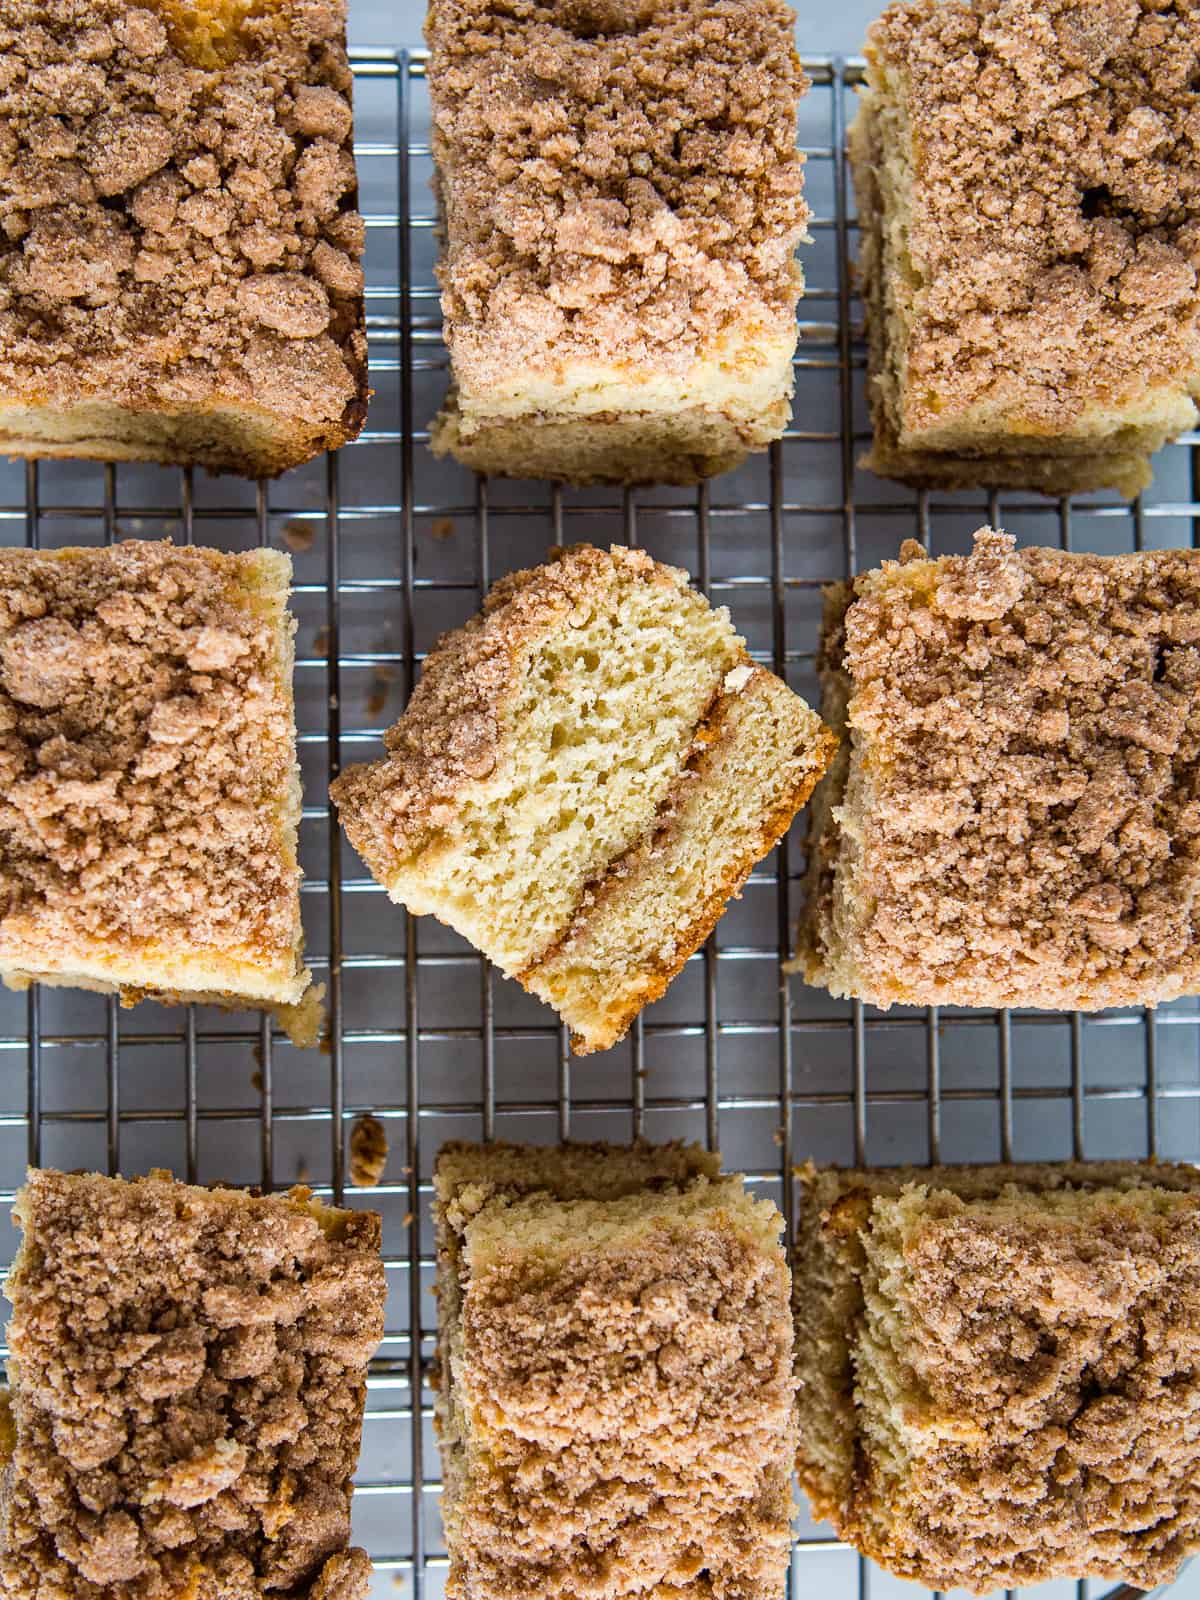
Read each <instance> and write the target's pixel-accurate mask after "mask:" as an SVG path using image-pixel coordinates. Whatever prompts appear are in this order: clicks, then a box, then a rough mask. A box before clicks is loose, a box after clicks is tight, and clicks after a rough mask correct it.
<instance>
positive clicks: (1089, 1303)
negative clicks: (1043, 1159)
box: [795, 1162, 1200, 1593]
mask: <svg viewBox="0 0 1200 1600" xmlns="http://www.w3.org/2000/svg"><path fill="white" fill-rule="evenodd" d="M798 1176H799V1178H800V1188H801V1209H800V1228H799V1234H798V1242H797V1264H796V1280H795V1312H796V1355H797V1379H798V1383H799V1401H798V1408H799V1429H800V1435H799V1436H800V1449H799V1456H798V1469H799V1474H800V1481H801V1484H802V1486H803V1487H804V1489H805V1490H806V1492H807V1494H808V1495H809V1498H810V1499H811V1500H812V1502H813V1508H814V1511H815V1512H816V1514H817V1515H818V1516H820V1517H822V1518H826V1519H828V1520H830V1521H831V1522H832V1523H833V1524H834V1526H835V1528H836V1529H837V1531H838V1533H839V1534H840V1535H841V1537H843V1538H845V1539H847V1540H848V1541H849V1542H850V1543H852V1544H853V1545H854V1546H855V1547H856V1548H857V1549H859V1550H860V1551H862V1552H863V1553H864V1554H866V1555H868V1556H870V1557H871V1559H872V1560H874V1561H878V1562H879V1563H880V1564H881V1565H883V1566H884V1567H887V1568H888V1569H889V1570H890V1571H892V1572H895V1573H897V1574H898V1575H899V1576H901V1577H903V1578H911V1579H916V1580H918V1581H919V1582H920V1583H922V1584H924V1585H926V1586H927V1587H929V1588H931V1589H938V1590H948V1589H953V1588H958V1587H960V1586H961V1587H963V1588H966V1589H970V1590H972V1591H974V1592H975V1593H985V1592H987V1591H990V1590H993V1589H1004V1588H1010V1587H1011V1588H1016V1587H1018V1586H1020V1587H1021V1588H1022V1589H1023V1588H1024V1587H1025V1586H1026V1585H1027V1584H1036V1583H1041V1582H1044V1581H1048V1580H1051V1579H1056V1578H1082V1577H1085V1576H1092V1577H1096V1578H1104V1579H1107V1580H1109V1581H1123V1582H1125V1583H1129V1584H1132V1585H1134V1586H1135V1587H1137V1588H1139V1589H1141V1588H1146V1589H1152V1588H1154V1587H1155V1586H1156V1585H1157V1584H1159V1583H1163V1582H1169V1581H1170V1579H1171V1578H1172V1577H1173V1576H1174V1575H1175V1573H1176V1571H1177V1570H1178V1568H1179V1565H1180V1563H1181V1562H1182V1561H1183V1560H1184V1559H1185V1557H1186V1556H1187V1555H1189V1554H1190V1553H1191V1552H1192V1551H1194V1550H1196V1549H1197V1548H1200V1427H1198V1426H1197V1421H1198V1418H1200V1400H1198V1396H1200V1334H1198V1332H1197V1329H1198V1328H1200V1172H1197V1171H1196V1170H1195V1169H1194V1168H1192V1167H1182V1166H1179V1167H1175V1166H1165V1165H1158V1164H1156V1163H1153V1162H1151V1163H1146V1164H1138V1163H1135V1162H1092V1163H1074V1164H1066V1165H1062V1166H992V1167H975V1168H970V1167H933V1168H928V1169H918V1168H902V1169H896V1170H893V1171H883V1170H878V1171H867V1170H863V1171H836V1170H833V1169H825V1170H818V1169H816V1168H815V1167H812V1166H808V1167H806V1168H804V1169H803V1170H802V1171H801V1172H800V1173H799V1174H798Z"/></svg>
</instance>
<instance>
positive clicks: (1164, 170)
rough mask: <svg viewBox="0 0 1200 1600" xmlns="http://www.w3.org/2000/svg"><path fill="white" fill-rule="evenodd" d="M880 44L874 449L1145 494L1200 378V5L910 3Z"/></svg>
mask: <svg viewBox="0 0 1200 1600" xmlns="http://www.w3.org/2000/svg"><path fill="white" fill-rule="evenodd" d="M867 59H868V68H867V79H868V85H867V89H866V91H865V93H864V95H863V98H862V102H861V111H860V114H859V116H858V118H857V120H856V122H855V124H854V126H853V128H852V130H851V136H850V151H851V158H852V161H853V167H854V183H855V192H856V196H857V202H858V212H859V218H860V222H861V226H862V247H861V252H860V260H859V267H860V272H861V275H862V281H863V292H864V297H865V300H866V304H867V310H868V324H869V335H870V394H871V405H872V412H873V417H874V424H875V446H874V449H873V451H872V453H871V455H870V456H869V457H868V459H867V463H866V464H867V465H869V466H872V467H874V469H875V470H876V471H877V472H880V473H883V474H885V475H886V476H888V477H894V478H900V479H902V480H904V481H906V482H909V483H913V484H917V485H943V486H947V487H966V486H972V485H989V486H993V487H997V488H1002V487H1004V486H1006V485H1014V486H1020V487H1025V488H1030V489H1041V490H1044V491H1045V492H1047V493H1053V494H1059V493H1065V492H1068V491H1072V490H1077V489H1091V488H1099V487H1105V486H1107V487H1111V488H1115V489H1119V490H1121V491H1122V493H1124V494H1126V495H1133V494H1135V493H1136V492H1137V491H1138V490H1139V489H1142V488H1144V487H1145V485H1146V484H1147V483H1149V481H1150V461H1149V457H1150V454H1151V452H1152V451H1154V450H1157V449H1158V448H1159V447H1160V446H1161V445H1162V444H1163V443H1164V442H1165V441H1167V440H1168V439H1171V438H1173V437H1175V436H1176V435H1177V434H1179V433H1181V432H1183V431H1184V430H1186V429H1188V428H1191V427H1193V426H1194V425H1195V422H1196V415H1197V412H1196V405H1195V401H1196V398H1197V396H1198V395H1200V287H1198V281H1197V267H1198V266H1200V144H1197V141H1196V138H1195V129H1194V116H1195V113H1194V99H1193V92H1192V89H1191V88H1190V87H1189V85H1194V83H1195V82H1196V78H1197V74H1198V73H1200V13H1198V12H1197V10H1196V8H1195V6H1193V5H1186V4H1164V5H1153V6H1138V5H1137V4H1136V3H1125V0H1104V3H1103V4H1101V3H1094V4H1089V5H1079V4H1076V3H1075V0H955V3H947V0H911V3H909V0H905V3H903V4H899V5H893V6H891V7H890V8H889V9H888V10H887V11H886V12H885V13H884V15H883V17H882V18H881V19H880V20H879V21H878V22H877V23H876V24H875V25H874V27H873V28H872V29H871V32H870V35H869V42H868V46H867Z"/></svg>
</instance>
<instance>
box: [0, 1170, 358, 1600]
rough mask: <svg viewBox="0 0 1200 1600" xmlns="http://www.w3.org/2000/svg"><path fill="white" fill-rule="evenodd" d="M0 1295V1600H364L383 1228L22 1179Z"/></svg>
mask: <svg viewBox="0 0 1200 1600" xmlns="http://www.w3.org/2000/svg"><path fill="white" fill-rule="evenodd" d="M15 1211H16V1216H17V1219H18V1221H19V1222H20V1224H21V1227H22V1229H23V1230H24V1239H23V1242H22V1245H21V1248H20V1251H19V1252H18V1255H17V1259H16V1262H15V1263H14V1266H13V1270H12V1274H11V1276H10V1278H9V1281H8V1285H7V1290H6V1292H7V1294H8V1297H9V1299H10V1300H11V1301H12V1303H13V1316H12V1320H11V1322H10V1323H9V1328H8V1336H9V1346H10V1351H11V1354H10V1357H9V1372H8V1376H9V1383H10V1385H11V1393H10V1396H9V1401H10V1407H11V1423H12V1427H11V1429H10V1434H11V1437H10V1439H9V1441H8V1449H7V1450H6V1452H5V1454H6V1457H7V1459H6V1461H5V1466H4V1473H3V1492H2V1493H0V1592H3V1594H4V1595H5V1596H6V1600H39V1597H40V1600H46V1597H47V1596H50V1595H54V1596H57V1597H59V1600H260V1597H262V1596H265V1595H279V1596H293V1597H295V1600H359V1597H361V1596H364V1595H365V1594H366V1592H367V1588H368V1584H369V1579H370V1570H371V1568H370V1562H369V1561H368V1559H367V1556H366V1555H365V1553H364V1552H363V1551H362V1550H352V1549H349V1548H348V1542H349V1536H350V1494H351V1478H352V1476H353V1473H354V1469H355V1465H356V1463H357V1460H358V1448H359V1436H360V1433H361V1429H362V1413H363V1402H364V1397H365V1394H366V1373H367V1362H368V1360H369V1359H370V1357H371V1355H372V1354H373V1352H374V1350H375V1347H376V1345H377V1344H378V1343H379V1340H380V1339H381V1337H382V1335H383V1304H384V1298H385V1295H386V1285H385V1281H384V1270H383V1263H382V1261H381V1259H380V1254H379V1245H380V1222H379V1218H378V1216H376V1215H375V1213H374V1212H370V1211H340V1210H334V1209H332V1208H331V1207H329V1206H325V1205H322V1204H321V1203H320V1202H318V1201H317V1200H315V1199H313V1198H312V1196H311V1194H310V1192H309V1191H308V1190H307V1189H293V1190H291V1191H290V1193H288V1194H285V1195H272V1196H265V1197H261V1198H260V1197H254V1196H251V1195H250V1194H247V1193H245V1192H243V1191H241V1190H236V1189H199V1188H193V1187H190V1186H188V1185H185V1184H181V1183H174V1182H172V1181H171V1178H170V1176H169V1174H166V1173H161V1172H156V1173H153V1174H152V1175H151V1176H150V1177H149V1178H139V1179H136V1180H135V1181H133V1182H131V1183H126V1182H123V1181H122V1180H120V1179H116V1178H102V1177H99V1176H97V1175H96V1174H88V1175H84V1176H72V1177H67V1176H64V1174H62V1173H60V1172H50V1171H34V1172H31V1173H30V1174H29V1177H28V1180H27V1183H26V1186H25V1188H24V1189H22V1190H21V1191H20V1192H19V1194H18V1196H17V1201H16V1207H15Z"/></svg>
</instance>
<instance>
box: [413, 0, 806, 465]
mask: <svg viewBox="0 0 1200 1600" xmlns="http://www.w3.org/2000/svg"><path fill="white" fill-rule="evenodd" d="M794 28H795V17H794V15H793V13H792V11H791V10H790V9H789V8H788V7H787V6H786V5H783V4H781V3H780V0H717V3H716V4H713V3H711V0H568V3H564V4H545V3H538V4H534V5H529V6H524V7H520V8H514V7H513V6H511V5H507V4H500V3H497V0H431V4H430V8H429V19H428V22H427V24H426V34H427V36H428V39H429V45H430V59H429V67H428V79H429V93H430V100H431V102H432V108H433V130H432V138H433V153H434V158H435V160H436V162H437V179H438V191H439V197H440V201H441V208H442V212H443V220H444V224H445V249H444V253H443V257H442V260H441V262H440V264H439V268H438V275H439V278H440V280H441V285H442V307H443V312H444V318H445V328H446V343H447V346H448V348H449V351H450V359H451V366H452V373H453V384H452V387H451V391H450V394H449V396H448V397H447V401H446V405H445V407H444V409H443V410H442V412H441V414H440V415H439V416H438V417H437V418H436V419H435V421H434V423H433V426H432V429H431V441H432V446H433V449H434V451H435V453H437V454H439V455H440V454H444V453H446V452H449V453H450V454H452V455H454V456H456V457H457V458H458V460H460V461H461V462H463V463H464V464H465V465H467V466H469V467H474V468H475V469H476V470H477V471H480V472H488V473H496V474H501V475H507V476H509V477H537V478H543V477H549V478H561V479H566V480H567V481H569V482H572V483H600V482H606V483H613V482H616V483H660V482H665V483H695V482H697V481H699V480H700V479H702V478H707V477H711V476H712V475H713V474H714V473H718V472H725V471H727V470H729V469H731V468H733V467H735V466H737V465H738V464H739V463H740V462H741V461H742V460H744V459H745V457H746V455H747V453H748V452H749V451H751V450H759V449H762V448H764V447H765V446H766V445H767V444H768V443H769V442H770V441H771V440H773V439H778V438H779V437H780V435H781V434H782V432H783V430H784V428H785V427H786V426H787V421H788V416H789V414H790V410H791V406H790V401H791V394H792V357H793V355H794V353H795V348H796V301H797V299H798V297H799V294H800V290H801V286H802V282H803V279H802V276H801V273H800V268H799V266H798V265H797V263H796V261H795V260H794V252H795V249H796V246H797V244H798V243H799V242H800V240H801V239H803V238H805V237H806V233H805V224H806V222H807V220H808V216H809V211H808V207H807V206H806V205H805V203H804V199H803V195H802V187H803V156H802V155H801V154H800V153H799V152H798V150H797V149H796V105H797V102H798V101H799V99H800V97H801V95H802V94H803V93H804V91H805V89H807V87H808V82H807V79H806V78H805V77H804V75H803V73H802V72H801V70H800V63H799V60H798V58H797V56H796V51H795V46H794V42H793V34H794Z"/></svg>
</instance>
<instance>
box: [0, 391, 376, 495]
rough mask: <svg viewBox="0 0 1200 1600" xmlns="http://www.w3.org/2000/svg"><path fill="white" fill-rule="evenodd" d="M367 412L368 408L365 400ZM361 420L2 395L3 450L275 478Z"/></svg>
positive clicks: (334, 443)
mask: <svg viewBox="0 0 1200 1600" xmlns="http://www.w3.org/2000/svg"><path fill="white" fill-rule="evenodd" d="M361 410H362V411H363V412H364V414H365V406H363V407H362V408H361ZM359 426H361V419H359V418H357V416H356V420H355V422H354V424H353V426H352V427H350V428H348V427H346V426H344V425H342V424H341V423H328V422H326V423H315V424H314V423H311V422H307V421H305V420H304V419H303V418H301V417H296V416H290V417H282V416H280V415H279V414H278V413H273V412H270V411H267V410H265V409H261V408H258V407H255V406H249V405H244V404H235V403H233V402H229V403H228V404H220V403H216V402H214V403H213V404H212V405H209V406H192V407H186V408H181V409H180V410H177V411H161V410H159V411H135V410H132V409H130V408H128V407H126V406H121V405H116V404H114V403H113V402H112V401H107V400H87V401H81V402H80V403H79V404H78V405H75V406H71V407H67V408H57V407H50V406H30V405H23V404H20V403H18V402H12V401H8V402H4V401H0V455H7V456H25V457H28V458H30V459H31V460H49V459H53V458H57V457H66V458H68V459H72V460H79V459H82V460H85V461H155V462H159V463H161V464H163V465H165V466H180V467H186V466H193V465H194V466H199V467H207V468H208V470H209V471H210V472H236V473H239V474H241V475H242V476H243V477H248V478H256V477H265V478H270V477H275V476H277V474H279V473H281V472H284V471H286V470H287V469H288V468H289V467H294V466H296V465H298V464H299V463H301V462H303V461H308V460H310V459H311V458H312V457H313V456H316V455H319V454H320V453H321V452H322V451H323V450H336V449H338V448H339V447H340V446H341V445H343V444H345V443H346V442H347V441H348V440H349V439H350V438H352V437H353V435H354V433H355V432H357V430H358V427H359Z"/></svg>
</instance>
